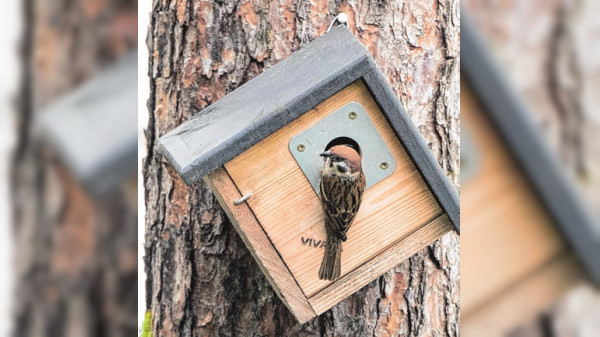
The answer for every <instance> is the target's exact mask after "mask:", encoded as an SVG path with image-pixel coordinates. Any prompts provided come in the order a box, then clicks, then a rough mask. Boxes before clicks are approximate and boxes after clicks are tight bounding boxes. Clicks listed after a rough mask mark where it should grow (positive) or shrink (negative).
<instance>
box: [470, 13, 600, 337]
mask: <svg viewBox="0 0 600 337" xmlns="http://www.w3.org/2000/svg"><path fill="white" fill-rule="evenodd" d="M461 34H462V35H461V48H462V49H461V52H462V53H461V57H462V63H461V68H462V69H463V70H464V74H463V75H464V76H463V78H461V206H462V210H461V211H462V213H461V215H462V217H463V226H462V227H463V230H462V233H461V280H460V281H461V333H462V334H463V335H465V336H482V335H485V336H506V335H509V334H510V332H511V329H515V328H516V327H518V326H519V325H520V324H524V323H525V322H527V321H528V320H532V319H534V318H535V316H536V315H537V314H539V313H541V312H543V311H545V310H547V309H548V308H549V306H550V305H551V304H552V303H553V302H554V301H556V300H557V299H558V298H559V297H560V296H561V295H562V294H564V293H565V292H566V291H567V290H569V289H570V288H572V287H574V286H575V285H576V284H579V283H581V282H582V281H584V280H586V279H588V278H589V279H591V280H593V281H595V282H596V283H598V282H600V260H599V259H598V258H599V257H600V240H599V239H598V236H597V234H595V231H596V230H597V228H598V224H597V222H594V221H595V220H594V219H593V218H592V217H591V216H590V215H589V214H588V213H587V212H586V210H585V209H584V208H583V207H582V205H581V203H580V202H578V201H577V197H576V195H575V193H574V191H573V190H572V188H571V187H570V183H569V182H568V181H567V179H566V178H565V177H564V175H563V174H562V173H561V170H560V168H559V167H558V164H557V161H556V159H555V158H554V157H553V156H552V155H551V154H550V151H549V149H548V148H547V147H546V145H545V144H544V142H543V140H542V137H541V136H540V134H539V131H538V130H537V129H538V128H537V127H536V126H534V124H533V123H532V121H531V120H530V116H531V114H530V113H529V112H528V111H526V109H525V108H524V105H523V104H521V103H520V101H519V99H517V97H516V95H514V94H513V93H512V92H511V91H510V89H509V86H508V85H507V84H506V83H505V82H504V80H503V79H502V76H501V75H500V74H501V73H500V71H499V70H498V68H496V67H495V66H494V65H493V63H492V62H491V57H490V56H489V55H488V54H487V53H486V52H485V50H484V48H483V45H482V43H481V42H480V41H479V39H478V37H477V36H476V35H475V29H474V27H472V26H471V24H470V22H469V21H468V20H467V19H465V17H464V15H463V20H462V29H461ZM596 233H597V232H596ZM585 271H587V273H586V272H585ZM586 274H587V276H586ZM588 276H589V277H588Z"/></svg>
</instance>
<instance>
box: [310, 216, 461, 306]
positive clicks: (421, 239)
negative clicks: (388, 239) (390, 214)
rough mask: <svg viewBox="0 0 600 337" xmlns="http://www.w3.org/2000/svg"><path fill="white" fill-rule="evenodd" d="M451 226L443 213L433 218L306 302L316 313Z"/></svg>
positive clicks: (386, 269) (410, 254) (377, 275)
mask: <svg viewBox="0 0 600 337" xmlns="http://www.w3.org/2000/svg"><path fill="white" fill-rule="evenodd" d="M452 228H453V225H452V222H451V221H450V218H449V217H448V215H447V214H444V215H441V216H439V217H437V218H436V219H435V220H433V221H431V222H430V223H428V224H426V225H425V226H423V227H421V228H419V229H417V230H416V231H415V232H413V233H410V234H409V235H408V236H406V237H404V238H402V239H400V240H398V241H397V242H396V243H394V244H393V245H392V246H391V247H389V248H387V249H386V250H385V251H383V252H382V253H381V254H379V255H377V256H376V257H374V258H373V259H371V260H369V261H367V262H365V263H364V264H363V265H361V266H360V267H358V268H356V269H354V270H353V271H351V272H350V273H348V274H346V275H345V276H344V277H342V278H341V279H339V280H338V281H337V282H334V283H332V284H331V285H330V286H328V287H327V288H325V289H323V290H321V291H320V292H318V293H317V294H315V295H314V296H312V297H311V298H310V299H309V302H310V304H311V305H312V307H313V308H314V310H315V311H316V313H317V315H320V314H322V313H323V312H325V311H327V310H328V309H329V308H331V307H332V306H334V305H335V304H337V303H338V302H339V301H341V300H343V299H344V298H346V297H347V296H350V295H352V294H353V293H354V292H356V291H358V290H359V289H360V288H362V287H363V286H364V285H365V284H366V283H369V282H371V281H372V280H373V278H375V277H379V276H381V275H382V274H384V273H385V272H387V271H388V270H390V269H392V268H394V267H395V266H396V265H397V264H398V261H399V260H403V259H407V258H409V257H411V256H412V255H413V254H415V253H416V252H418V251H419V250H421V249H422V247H423V246H424V245H428V244H429V243H430V242H433V241H435V240H437V239H439V238H440V237H441V236H442V235H444V234H446V233H447V232H448V231H450V230H452Z"/></svg>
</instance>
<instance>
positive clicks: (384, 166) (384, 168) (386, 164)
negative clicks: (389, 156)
mask: <svg viewBox="0 0 600 337" xmlns="http://www.w3.org/2000/svg"><path fill="white" fill-rule="evenodd" d="M388 166H389V164H388V163H387V162H385V161H384V162H382V163H381V164H379V168H381V169H382V170H386V169H387V168H388Z"/></svg>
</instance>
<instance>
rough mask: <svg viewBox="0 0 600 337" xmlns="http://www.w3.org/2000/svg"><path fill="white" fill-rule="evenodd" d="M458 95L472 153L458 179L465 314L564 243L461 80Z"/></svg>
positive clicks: (557, 251) (537, 265)
mask: <svg viewBox="0 0 600 337" xmlns="http://www.w3.org/2000/svg"><path fill="white" fill-rule="evenodd" d="M460 101H461V124H462V125H463V129H462V130H461V132H467V133H468V134H469V136H470V138H471V140H472V143H473V144H472V145H473V148H474V150H475V152H476V153H477V157H478V159H477V160H476V161H475V162H477V164H476V168H475V170H474V172H473V173H472V174H470V176H469V178H468V180H466V181H465V180H463V181H461V260H460V269H461V279H460V282H461V316H462V317H466V318H468V317H469V316H470V315H471V314H474V312H475V311H479V309H478V308H479V307H480V306H481V305H484V304H488V303H489V302H490V301H493V300H494V299H495V298H498V297H502V296H504V295H500V294H501V292H503V291H506V290H507V289H508V288H509V287H512V286H514V285H516V284H517V283H518V282H520V281H522V280H524V279H525V278H526V277H528V276H530V275H532V274H533V273H535V272H536V271H537V270H539V269H540V268H541V267H542V266H544V265H545V264H547V263H549V262H550V261H552V260H553V259H556V258H557V256H559V255H560V254H562V253H564V252H565V251H566V245H565V242H564V241H563V239H562V237H561V235H560V233H559V232H558V230H557V229H556V228H555V226H554V224H553V223H552V220H551V219H550V217H549V215H548V213H547V212H546V211H545V210H544V208H543V207H542V205H541V203H540V201H539V199H538V197H537V196H536V195H535V194H534V191H533V190H532V188H531V187H530V185H529V183H528V181H527V179H526V178H525V176H524V175H523V173H522V172H521V171H520V169H519V168H518V166H517V164H516V162H515V160H514V159H513V157H512V156H511V155H510V153H509V152H508V149H507V148H506V147H505V145H504V144H503V142H502V140H501V138H500V136H499V134H498V133H497V131H496V129H495V128H494V127H493V125H492V124H491V123H490V120H489V119H488V117H487V115H486V114H485V112H484V111H483V110H481V107H480V106H479V104H478V102H477V101H476V98H475V97H474V96H473V92H472V91H471V90H470V88H469V86H468V84H467V82H466V81H461V100H460ZM465 129H466V130H465ZM462 146H464V144H463V145H462ZM469 162H470V164H472V163H473V162H474V161H473V160H470V161H469ZM463 169H465V168H463ZM475 309H477V310H475ZM514 309H515V310H519V308H514ZM497 318H499V317H497Z"/></svg>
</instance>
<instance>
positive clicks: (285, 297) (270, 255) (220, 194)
mask: <svg viewBox="0 0 600 337" xmlns="http://www.w3.org/2000/svg"><path fill="white" fill-rule="evenodd" d="M205 181H206V182H207V183H208V185H209V186H210V188H211V189H212V191H213V192H214V193H215V195H216V197H217V199H218V200H219V203H220V204H221V206H222V207H223V209H224V210H225V212H226V213H227V216H228V217H229V219H230V220H231V222H232V223H233V225H234V226H235V228H236V229H237V232H238V233H239V234H240V236H241V237H242V239H243V240H244V243H246V246H247V247H248V249H249V250H250V252H251V253H252V256H254V259H255V260H256V262H258V265H259V266H260V268H261V269H262V271H263V272H264V273H265V275H266V276H267V278H268V280H269V282H270V283H271V285H272V286H273V287H274V288H275V291H276V293H277V295H278V296H279V297H280V298H281V300H282V301H283V302H284V303H285V305H286V306H287V307H288V308H289V309H290V311H291V312H292V313H293V314H294V316H295V317H296V318H297V319H298V320H299V321H300V322H306V321H308V320H309V319H311V318H313V317H315V316H316V314H315V312H314V310H313V309H312V307H311V306H310V304H309V302H308V300H307V298H306V296H305V295H304V293H303V292H302V290H301V289H300V287H299V286H298V284H297V283H296V281H295V280H294V278H293V276H292V274H291V273H290V271H289V270H288V268H287V267H286V265H285V263H284V262H283V261H282V260H281V257H280V256H279V254H278V253H277V251H276V250H275V248H274V247H273V244H272V243H271V241H270V240H269V238H268V237H267V235H266V234H265V232H264V231H263V229H262V227H261V226H260V224H259V223H258V221H257V220H256V218H255V217H254V214H253V213H252V211H251V210H250V208H249V207H248V205H247V204H246V203H242V204H240V205H234V204H233V202H234V201H235V200H238V199H239V198H240V197H241V196H242V195H241V194H240V192H239V190H238V189H237V187H236V186H235V184H234V183H233V181H232V180H231V177H230V176H229V174H228V173H227V172H226V170H225V169H224V168H220V169H217V170H215V171H213V172H212V173H211V174H209V175H208V176H207V178H206V179H205Z"/></svg>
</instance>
